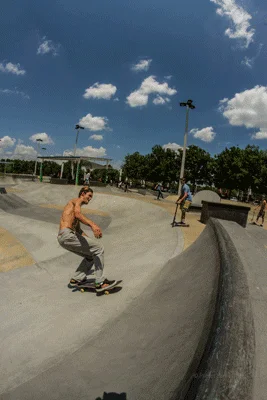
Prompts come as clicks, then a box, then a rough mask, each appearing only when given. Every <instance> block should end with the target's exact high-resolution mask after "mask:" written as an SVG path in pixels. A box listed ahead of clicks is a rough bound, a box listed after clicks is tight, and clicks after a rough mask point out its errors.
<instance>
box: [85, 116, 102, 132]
mask: <svg viewBox="0 0 267 400" xmlns="http://www.w3.org/2000/svg"><path fill="white" fill-rule="evenodd" d="M107 124H108V119H107V118H106V117H93V116H92V115H91V114H87V115H86V116H85V117H83V118H82V119H80V121H79V125H81V126H82V127H84V128H86V129H89V130H90V131H102V130H104V129H108V125H107Z"/></svg>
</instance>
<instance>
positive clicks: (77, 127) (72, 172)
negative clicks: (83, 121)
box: [71, 124, 84, 185]
mask: <svg viewBox="0 0 267 400" xmlns="http://www.w3.org/2000/svg"><path fill="white" fill-rule="evenodd" d="M75 129H76V130H77V132H76V141H75V145H74V151H73V156H74V157H75V156H76V150H77V143H78V137H79V131H80V129H84V127H83V126H81V125H79V124H76V125H75ZM78 174H79V164H78V163H77V169H76V178H75V185H77V184H78ZM71 175H72V179H74V171H73V162H72V164H71Z"/></svg>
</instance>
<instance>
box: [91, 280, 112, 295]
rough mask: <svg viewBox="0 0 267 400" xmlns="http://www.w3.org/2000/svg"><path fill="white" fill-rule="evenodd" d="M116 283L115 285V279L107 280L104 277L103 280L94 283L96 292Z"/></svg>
mask: <svg viewBox="0 0 267 400" xmlns="http://www.w3.org/2000/svg"><path fill="white" fill-rule="evenodd" d="M116 285H117V281H115V280H113V281H109V280H108V279H105V280H104V281H103V282H100V283H95V289H96V291H97V292H102V291H104V290H107V289H110V288H112V287H113V286H116Z"/></svg>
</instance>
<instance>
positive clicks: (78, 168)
mask: <svg viewBox="0 0 267 400" xmlns="http://www.w3.org/2000/svg"><path fill="white" fill-rule="evenodd" d="M79 170H80V160H79V161H78V162H77V169H76V179H75V185H78V184H79Z"/></svg>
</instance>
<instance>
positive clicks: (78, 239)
mask: <svg viewBox="0 0 267 400" xmlns="http://www.w3.org/2000/svg"><path fill="white" fill-rule="evenodd" d="M57 240H58V243H59V244H60V246H62V247H63V248H64V249H66V250H69V251H71V252H72V253H75V254H77V255H79V256H81V257H84V261H85V262H87V263H88V264H90V262H91V261H93V265H94V267H95V282H96V283H101V282H103V281H104V279H105V277H104V275H103V270H104V246H103V245H102V244H101V242H99V239H92V238H89V237H84V236H82V235H80V234H79V233H77V232H74V231H73V230H71V229H69V228H65V229H62V230H60V231H59V233H58V237H57ZM86 276H87V274H86V273H85V272H84V268H83V269H82V268H81V269H80V268H78V269H77V270H76V271H75V273H74V275H73V277H72V278H73V279H75V280H83V279H84V278H86Z"/></svg>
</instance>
